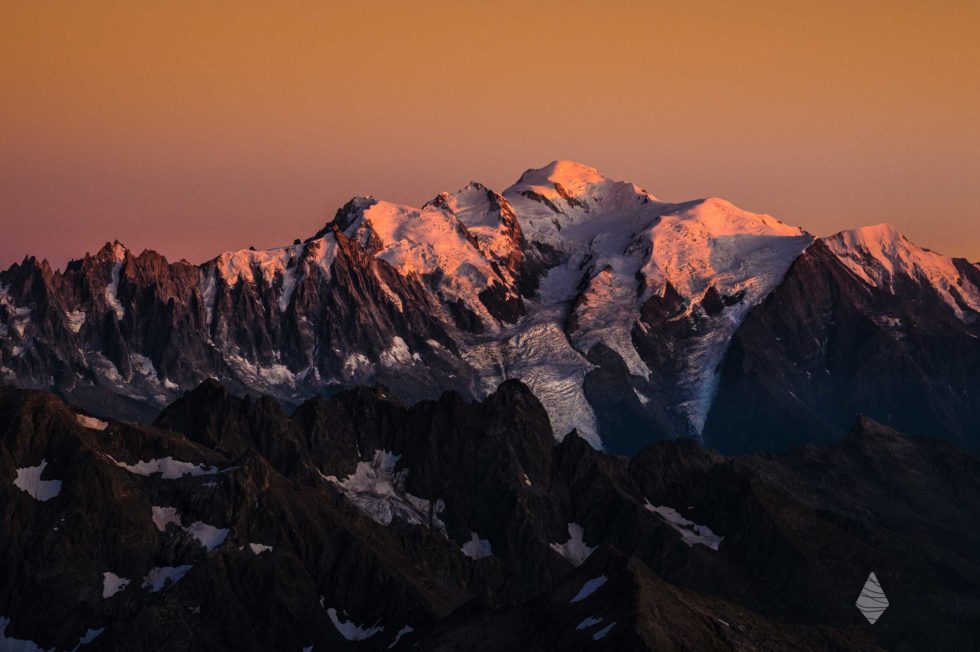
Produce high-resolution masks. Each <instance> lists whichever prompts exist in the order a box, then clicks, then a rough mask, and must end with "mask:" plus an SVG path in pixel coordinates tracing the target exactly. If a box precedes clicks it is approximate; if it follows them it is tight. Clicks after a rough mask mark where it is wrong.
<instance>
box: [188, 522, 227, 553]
mask: <svg viewBox="0 0 980 652" xmlns="http://www.w3.org/2000/svg"><path fill="white" fill-rule="evenodd" d="M184 531H185V532H187V534H189V535H191V536H192V537H194V538H195V539H197V540H198V541H199V542H200V543H201V545H202V546H204V547H205V548H206V549H207V551H208V552H211V551H212V550H214V549H215V548H217V547H218V546H220V545H221V544H222V543H224V542H225V539H226V538H227V537H228V529H227V528H218V527H215V526H213V525H208V524H207V523H202V522H201V521H194V522H193V523H191V524H190V525H188V526H187V527H185V528H184Z"/></svg>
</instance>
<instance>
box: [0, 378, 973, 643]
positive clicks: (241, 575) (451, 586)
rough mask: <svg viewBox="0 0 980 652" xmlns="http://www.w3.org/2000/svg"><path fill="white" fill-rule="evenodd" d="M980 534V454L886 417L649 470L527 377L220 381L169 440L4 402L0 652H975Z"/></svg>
mask: <svg viewBox="0 0 980 652" xmlns="http://www.w3.org/2000/svg"><path fill="white" fill-rule="evenodd" d="M488 497H492V499H488ZM978 513H980V461H978V460H977V458H975V457H973V456H971V455H969V454H966V453H962V452H960V451H958V450H957V449H955V448H954V447H952V446H950V445H949V444H946V443H944V442H941V441H938V440H934V439H929V438H910V437H908V436H905V435H903V434H900V433H898V432H895V431H893V430H891V429H889V428H886V427H884V426H881V425H879V424H877V423H875V422H874V421H872V420H870V419H868V418H861V419H859V420H858V421H857V422H856V423H855V424H853V427H852V429H851V432H850V434H849V435H847V436H846V437H844V438H843V439H842V440H841V441H839V442H837V443H834V444H831V445H828V446H812V445H811V446H806V447H803V448H800V449H798V450H797V451H795V452H793V453H791V454H782V455H774V454H762V455H742V456H735V457H724V456H722V455H720V454H718V453H716V452H713V451H710V450H707V449H703V448H701V447H700V446H699V445H698V444H697V443H696V442H695V441H694V440H692V439H688V438H683V439H679V440H676V441H662V442H658V443H655V444H653V445H651V446H649V447H647V448H645V449H644V450H643V451H641V452H640V453H639V454H638V455H636V456H635V457H633V458H632V459H628V458H625V457H620V456H615V455H610V454H608V453H604V452H601V451H597V450H595V449H593V448H592V447H591V446H589V445H588V443H587V442H586V441H585V440H584V439H582V438H581V437H579V436H578V435H577V434H575V433H571V434H569V435H568V436H566V437H565V438H564V439H563V441H562V442H561V443H560V444H557V445H556V444H555V442H554V432H553V430H552V428H551V425H550V420H549V418H548V414H547V412H546V410H545V409H544V407H543V406H542V404H541V403H540V402H539V401H538V400H537V399H536V398H535V397H534V395H533V394H532V393H531V392H530V391H529V390H528V388H527V387H525V386H524V385H523V384H521V383H520V382H518V381H508V382H506V383H504V384H503V385H501V386H500V387H499V388H498V389H497V390H496V391H494V392H493V393H491V394H490V395H489V396H488V397H487V398H486V399H485V400H484V401H482V402H469V401H467V400H465V399H464V398H462V397H461V396H459V395H458V394H454V393H446V394H444V395H442V396H441V397H440V398H438V399H437V400H425V401H421V402H418V403H415V404H413V405H411V406H406V405H405V404H404V403H402V402H401V401H399V400H398V399H397V398H396V397H395V396H394V395H393V394H392V392H391V391H390V390H388V389H386V388H383V387H376V388H373V389H368V388H357V389H352V390H346V391H342V392H339V393H337V394H335V395H333V396H332V397H330V398H328V399H324V398H314V399H310V400H308V401H305V402H304V403H303V404H302V405H300V406H299V408H298V409H297V410H296V411H295V412H294V413H293V414H292V415H291V416H290V415H287V414H286V413H285V412H284V411H283V409H282V408H281V406H280V404H279V402H277V401H276V400H273V399H271V398H269V397H258V398H254V397H238V396H236V395H234V394H232V393H231V392H229V391H228V390H227V389H226V388H225V387H223V386H222V385H220V384H219V383H217V382H216V381H213V380H209V381H206V382H204V383H202V384H201V385H200V386H198V387H197V388H195V389H193V390H192V391H189V392H187V393H186V394H185V395H184V396H182V397H181V398H180V399H178V400H177V401H175V402H174V403H172V404H170V405H168V406H167V407H166V408H165V409H164V410H163V411H162V412H161V413H160V415H159V417H158V418H157V419H156V421H155V423H154V424H153V425H145V424H138V423H133V422H126V421H117V420H114V419H99V418H96V417H93V416H91V415H89V414H86V413H84V412H82V411H79V410H78V409H77V408H72V407H70V406H69V405H67V404H66V403H64V402H63V401H62V400H61V399H59V398H58V397H56V396H54V395H53V394H51V393H48V392H45V391H38V390H23V389H15V388H10V387H3V388H0V527H2V531H3V532H4V535H3V537H0V596H2V600H0V605H2V611H0V614H2V615H0V648H3V649H26V650H37V649H45V650H47V649H52V648H54V649H59V650H62V649H65V650H67V649H75V646H76V645H77V646H78V647H79V649H86V650H88V649H91V650H99V649H123V648H124V649H128V650H156V649H214V650H232V649H234V650H265V649H293V650H302V649H312V650H321V649H368V650H372V649H389V648H393V649H399V648H403V647H404V648H408V647H415V648H416V649H423V650H452V649H478V650H482V649H487V650H489V649H528V650H545V649H559V648H560V649H616V650H641V649H692V648H697V649H719V650H721V649H736V650H750V649H752V650H759V649H763V650H783V649H801V650H830V649H834V650H869V649H880V648H884V649H895V650H913V649H925V648H930V649H937V648H939V649H975V648H976V646H977V645H978V643H980V628H978V626H977V623H978V622H980V605H978V603H977V600H976V596H977V595H978V593H980V573H978V570H977V569H978V568H980V555H978V551H980V530H978V527H977V523H978V521H977V518H976V516H977V514H978ZM871 572H874V573H875V575H876V577H877V578H878V579H879V581H880V585H881V587H883V590H884V592H885V593H886V595H887V596H888V599H889V601H890V606H889V607H888V608H887V609H886V610H885V611H884V612H883V613H882V614H881V616H880V618H879V620H878V621H877V622H876V623H875V625H874V626H873V627H872V626H871V625H870V624H869V623H868V622H867V620H865V618H864V616H863V615H862V613H861V612H860V611H859V610H858V609H857V608H856V607H855V601H856V600H857V596H858V595H859V594H860V592H861V590H862V586H863V585H864V583H865V580H866V578H867V577H868V576H869V573H871ZM17 646H19V647H17Z"/></svg>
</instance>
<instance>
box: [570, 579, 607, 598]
mask: <svg viewBox="0 0 980 652" xmlns="http://www.w3.org/2000/svg"><path fill="white" fill-rule="evenodd" d="M608 580H609V578H608V577H606V576H605V575H600V576H599V577H594V578H592V579H591V580H589V581H588V582H586V583H585V584H583V585H582V588H581V589H580V590H579V592H578V593H576V594H575V597H574V598H572V599H571V601H570V602H569V604H575V603H576V602H581V601H582V600H585V599H586V598H587V597H589V596H590V595H592V594H593V593H595V592H596V591H597V590H598V589H599V587H601V586H602V585H603V584H605V583H606V582H607V581H608Z"/></svg>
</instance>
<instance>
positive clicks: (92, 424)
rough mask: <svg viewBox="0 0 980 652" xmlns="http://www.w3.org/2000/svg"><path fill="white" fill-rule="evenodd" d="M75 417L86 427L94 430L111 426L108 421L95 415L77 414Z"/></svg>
mask: <svg viewBox="0 0 980 652" xmlns="http://www.w3.org/2000/svg"><path fill="white" fill-rule="evenodd" d="M75 418H76V419H77V420H78V423H80V424H81V425H83V426H85V427H86V428H91V429H92V430H105V429H106V428H108V427H109V422H108V421H103V420H101V419H96V418H95V417H88V416H85V415H84V414H76V415H75Z"/></svg>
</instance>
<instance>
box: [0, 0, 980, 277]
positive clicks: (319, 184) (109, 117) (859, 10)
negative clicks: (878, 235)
mask: <svg viewBox="0 0 980 652" xmlns="http://www.w3.org/2000/svg"><path fill="white" fill-rule="evenodd" d="M137 5H140V6H142V8H139V7H137ZM852 5H860V6H859V7H856V6H852ZM977 34H980V3H977V2H972V1H970V2H905V1H903V0H891V1H889V2H859V3H853V2H844V3H834V2H819V3H815V2H793V1H789V0H783V1H779V2H766V1H751V2H750V1H746V2H731V3H727V2H719V1H717V0H715V1H701V0H661V1H650V0H648V1H645V2H604V3H603V2H577V1H569V0H565V1H564V2H527V1H526V0H525V1H524V2H508V1H499V0H498V1H495V2H466V1H461V0H456V1H454V2H424V1H420V2H370V1H366V0H359V1H357V2H337V1H331V2H327V1H326V0H324V1H322V2H286V1H283V2H275V3H270V2H254V3H252V2H244V1H241V0H238V1H235V2H207V1H198V2H152V3H151V2H144V3H138V2H133V1H132V0H130V1H128V2H96V1H86V2H49V1H42V0H37V1H23V2H20V1H12V0H0V226H2V230H0V266H2V267H6V266H7V265H8V264H10V263H11V262H13V261H14V260H19V259H20V258H21V257H22V256H23V255H24V254H25V253H34V254H37V255H40V256H45V257H47V258H49V259H50V260H51V261H52V262H54V263H56V264H58V265H61V264H63V263H64V262H65V261H66V260H68V259H69V258H71V257H76V256H80V255H81V254H82V253H83V252H85V251H86V250H94V249H96V248H97V247H98V246H99V245H100V244H101V243H102V242H104V241H106V240H110V239H113V238H118V239H119V240H121V241H122V242H124V243H125V244H127V245H128V246H129V247H130V248H133V249H137V250H140V249H143V248H154V249H157V250H158V251H160V252H162V253H164V254H166V255H167V256H168V257H171V258H180V257H186V258H187V259H189V260H191V261H195V262H198V261H201V260H204V259H206V258H209V257H211V256H213V255H216V254H217V253H219V252H221V251H223V250H226V249H233V248H241V247H246V246H248V245H256V246H258V247H267V246H274V245H279V244H284V243H288V242H291V241H292V240H293V238H296V237H306V236H308V235H311V234H312V233H313V232H314V231H316V230H317V229H318V228H319V227H320V226H321V225H322V223H323V222H325V221H326V220H327V219H328V218H329V217H331V216H332V215H333V213H334V211H335V210H336V209H337V207H339V206H340V205H341V204H343V203H344V202H345V201H346V200H347V199H348V198H350V197H351V196H352V195H354V194H373V195H375V196H378V197H384V198H386V199H391V200H393V201H399V202H405V203H412V204H416V205H418V204H420V203H422V202H424V201H425V200H427V199H429V198H431V197H432V196H434V195H435V194H436V193H437V192H439V191H441V190H454V189H456V188H458V187H460V186H462V185H464V184H465V183H466V182H468V181H470V180H471V179H475V180H478V181H482V182H483V183H485V184H487V185H489V186H491V187H493V188H496V189H498V190H503V188H504V187H506V186H507V185H509V184H510V183H512V182H513V181H515V180H516V179H517V177H518V176H519V175H520V173H521V172H523V171H524V169H526V168H528V167H537V166H541V165H544V164H546V163H547V162H548V161H550V160H552V159H556V158H568V159H575V160H579V161H582V162H584V163H587V164H590V165H594V166H596V167H598V168H599V169H600V170H601V171H603V172H604V173H606V174H607V175H609V176H612V177H615V178H620V179H626V180H630V181H633V182H635V183H637V184H639V185H640V186H643V187H645V188H646V189H647V190H649V191H650V192H652V193H654V194H656V195H658V196H660V197H661V198H664V199H668V200H683V199H690V198H695V197H702V196H707V195H717V196H721V197H725V198H727V199H730V200H731V201H733V202H735V203H736V204H739V205H741V206H743V207H745V208H748V209H751V210H756V211H764V212H768V213H772V214H774V215H776V216H777V217H779V218H781V219H783V220H784V221H786V222H790V223H792V224H797V225H800V226H803V227H805V228H807V229H809V230H810V231H812V232H814V233H816V234H819V235H824V234H827V233H831V232H834V231H837V230H840V229H843V228H849V227H853V226H859V225H862V224H874V223H878V222H882V221H887V222H890V223H892V224H894V225H895V226H896V227H897V228H898V229H899V230H901V231H903V232H904V233H906V234H907V235H908V236H909V237H910V238H911V239H912V240H913V241H915V242H917V243H919V244H922V245H924V246H928V247H932V248H934V249H937V250H939V251H942V252H944V253H948V254H950V255H957V256H964V257H967V258H970V259H971V260H974V261H976V260H980V185H978V183H977V180H978V179H980V120H978V116H980V72H978V71H980V39H978V38H977Z"/></svg>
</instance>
